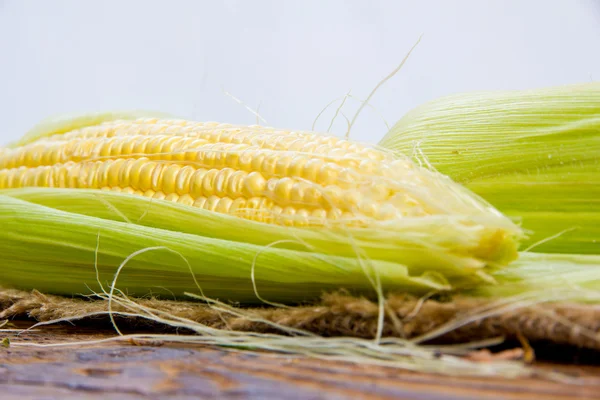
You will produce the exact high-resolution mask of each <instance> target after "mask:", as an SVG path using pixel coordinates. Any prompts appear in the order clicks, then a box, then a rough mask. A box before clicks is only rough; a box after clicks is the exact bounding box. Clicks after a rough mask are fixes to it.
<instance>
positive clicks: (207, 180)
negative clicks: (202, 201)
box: [201, 169, 219, 196]
mask: <svg viewBox="0 0 600 400" xmlns="http://www.w3.org/2000/svg"><path fill="white" fill-rule="evenodd" d="M218 173H219V170H218V169H211V170H208V171H207V172H206V174H204V178H203V179H202V186H201V187H202V194H203V195H204V196H211V195H214V194H215V187H214V182H215V177H216V176H217V174H218Z"/></svg>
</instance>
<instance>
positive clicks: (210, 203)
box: [204, 196, 221, 211]
mask: <svg viewBox="0 0 600 400" xmlns="http://www.w3.org/2000/svg"><path fill="white" fill-rule="evenodd" d="M219 200H221V198H220V197H217V196H209V197H208V199H207V201H206V204H205V205H204V208H205V209H207V210H209V211H215V210H216V208H217V205H218V204H219Z"/></svg>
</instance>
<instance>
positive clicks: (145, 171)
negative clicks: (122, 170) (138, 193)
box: [137, 161, 160, 190]
mask: <svg viewBox="0 0 600 400" xmlns="http://www.w3.org/2000/svg"><path fill="white" fill-rule="evenodd" d="M157 168H160V166H159V165H158V164H157V163H155V162H153V161H147V162H146V163H144V164H142V167H141V168H140V172H139V178H138V182H137V188H138V189H140V190H148V189H152V176H153V175H154V170H155V169H157ZM154 190H156V189H154Z"/></svg>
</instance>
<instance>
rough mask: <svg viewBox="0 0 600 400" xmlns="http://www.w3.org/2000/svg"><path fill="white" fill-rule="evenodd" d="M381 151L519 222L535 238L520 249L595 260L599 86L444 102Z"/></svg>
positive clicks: (599, 242) (407, 119) (599, 219)
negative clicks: (410, 159) (428, 169)
mask: <svg viewBox="0 0 600 400" xmlns="http://www.w3.org/2000/svg"><path fill="white" fill-rule="evenodd" d="M380 145H381V146H383V147H384V148H387V149H391V150H395V151H399V152H401V153H404V154H408V155H414V156H415V158H417V159H420V160H421V161H422V162H425V163H430V164H431V165H432V166H433V167H434V168H436V169H437V170H439V171H440V172H441V173H444V174H448V175H449V176H450V177H452V178H453V179H455V180H456V181H458V182H459V183H462V184H464V185H465V186H466V187H468V188H469V189H471V190H473V191H474V192H475V193H477V194H479V195H481V196H482V197H484V198H485V199H486V200H487V201H489V202H490V203H492V204H493V205H494V206H496V207H497V208H498V209H499V210H501V211H502V212H504V213H505V214H506V215H508V216H511V217H514V218H518V219H520V220H521V221H522V226H523V228H525V229H526V230H528V231H530V232H531V233H530V234H529V240H528V241H526V242H524V243H523V248H527V247H530V246H534V247H533V248H532V250H535V251H540V252H557V253H588V254H600V83H587V84H579V85H569V86H562V87H555V88H547V89H538V90H527V91H507V92H502V91H500V92H478V93H467V94H459V95H454V96H448V97H444V98H441V99H439V100H435V101H432V102H430V103H427V104H425V105H423V106H420V107H418V108H416V109H415V110H413V111H411V112H409V113H408V114H406V115H405V116H404V117H403V118H402V119H401V120H400V121H399V122H398V123H397V124H396V125H395V126H394V127H393V128H392V129H391V130H390V132H389V133H388V134H387V135H386V136H385V137H384V139H383V140H382V141H381V143H380Z"/></svg>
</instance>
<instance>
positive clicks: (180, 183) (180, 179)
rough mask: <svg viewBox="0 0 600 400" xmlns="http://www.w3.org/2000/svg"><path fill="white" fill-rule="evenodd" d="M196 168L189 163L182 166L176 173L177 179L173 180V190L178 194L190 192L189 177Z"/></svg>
mask: <svg viewBox="0 0 600 400" xmlns="http://www.w3.org/2000/svg"><path fill="white" fill-rule="evenodd" d="M194 172H196V170H195V169H194V168H193V167H190V166H189V165H186V166H184V167H182V168H181V169H180V170H179V173H178V174H177V180H176V181H175V192H177V193H178V194H180V195H183V194H186V193H190V191H191V190H190V187H191V182H190V181H191V178H192V176H193V175H194Z"/></svg>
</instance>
